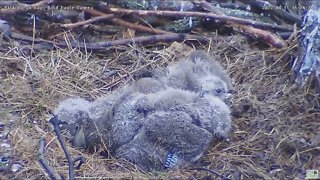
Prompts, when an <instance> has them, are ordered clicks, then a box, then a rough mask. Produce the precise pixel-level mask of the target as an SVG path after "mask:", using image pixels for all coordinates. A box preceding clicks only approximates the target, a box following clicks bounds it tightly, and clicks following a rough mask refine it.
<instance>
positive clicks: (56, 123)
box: [49, 111, 76, 180]
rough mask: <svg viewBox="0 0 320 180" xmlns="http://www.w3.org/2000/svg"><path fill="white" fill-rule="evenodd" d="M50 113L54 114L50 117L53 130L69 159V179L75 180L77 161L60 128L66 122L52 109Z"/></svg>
mask: <svg viewBox="0 0 320 180" xmlns="http://www.w3.org/2000/svg"><path fill="white" fill-rule="evenodd" d="M50 114H51V115H53V117H52V118H51V119H50V121H49V122H50V123H51V124H52V125H53V131H54V132H55V133H56V136H57V139H58V141H59V143H60V145H61V147H62V150H63V152H64V154H65V156H66V158H67V161H68V165H69V179H70V180H74V163H75V162H76V161H73V160H72V158H71V156H70V154H69V151H68V149H67V146H66V144H65V142H64V141H63V140H62V135H61V132H60V128H59V125H60V124H63V123H64V122H62V121H60V120H59V119H58V117H57V115H55V114H53V113H52V112H51V111H50Z"/></svg>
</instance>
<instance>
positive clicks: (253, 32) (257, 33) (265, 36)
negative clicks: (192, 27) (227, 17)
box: [200, 1, 286, 48]
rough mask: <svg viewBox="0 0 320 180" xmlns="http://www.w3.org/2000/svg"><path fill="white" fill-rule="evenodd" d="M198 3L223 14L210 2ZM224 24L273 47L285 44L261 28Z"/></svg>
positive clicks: (281, 46) (230, 23)
mask: <svg viewBox="0 0 320 180" xmlns="http://www.w3.org/2000/svg"><path fill="white" fill-rule="evenodd" d="M200 5H201V6H202V8H204V9H206V10H207V11H211V12H213V13H215V14H219V15H224V14H223V13H222V12H220V11H218V10H217V9H216V8H215V7H214V6H212V5H211V4H210V3H208V2H206V1H200ZM226 24H227V26H230V27H232V28H233V29H234V30H236V31H238V32H241V33H244V34H247V35H249V36H251V37H253V38H257V39H262V40H263V41H264V42H266V43H267V44H270V45H271V46H273V47H276V48H283V47H284V46H285V45H286V43H285V41H284V40H283V39H281V38H280V37H278V36H277V35H275V34H273V33H271V32H268V31H265V30H262V29H257V28H254V27H251V26H246V25H242V24H238V23H233V22H230V21H227V22H226Z"/></svg>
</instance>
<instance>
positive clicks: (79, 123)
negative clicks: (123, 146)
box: [54, 92, 118, 150]
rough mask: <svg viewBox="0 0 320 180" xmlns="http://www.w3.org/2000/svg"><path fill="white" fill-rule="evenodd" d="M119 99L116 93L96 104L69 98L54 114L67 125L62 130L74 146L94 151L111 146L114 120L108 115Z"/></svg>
mask: <svg viewBox="0 0 320 180" xmlns="http://www.w3.org/2000/svg"><path fill="white" fill-rule="evenodd" d="M117 98H118V95H117V93H116V92H114V93H112V94H109V95H107V96H104V97H100V98H98V99H97V100H96V101H94V102H89V101H87V100H85V99H82V98H68V99H66V100H64V101H62V102H61V103H60V104H59V106H58V107H57V108H56V109H55V112H54V113H55V114H56V115H57V116H58V118H59V119H60V120H62V121H65V122H66V123H67V124H63V125H62V126H61V128H62V130H66V132H67V133H68V134H67V136H68V137H69V138H70V140H71V142H72V144H73V145H74V146H76V147H79V148H85V147H86V148H88V149H90V150H94V149H97V148H99V146H104V145H106V146H108V144H109V140H110V137H109V136H110V133H109V132H110V129H111V124H112V119H111V117H110V116H106V114H110V112H111V110H112V105H113V104H114V102H115V101H116V100H117ZM102 116H104V117H103V118H101V117H102Z"/></svg>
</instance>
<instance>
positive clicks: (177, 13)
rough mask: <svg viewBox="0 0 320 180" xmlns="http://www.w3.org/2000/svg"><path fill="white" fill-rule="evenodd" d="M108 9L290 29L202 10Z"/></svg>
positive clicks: (147, 14) (265, 27)
mask: <svg viewBox="0 0 320 180" xmlns="http://www.w3.org/2000/svg"><path fill="white" fill-rule="evenodd" d="M109 11H110V12H112V13H117V14H137V15H140V16H170V17H202V18H213V19H215V20H219V21H222V22H233V23H238V24H242V25H250V26H253V27H257V28H262V29H272V30H276V31H292V28H288V27H283V26H279V25H273V24H268V23H262V22H256V21H251V20H247V19H241V18H236V17H229V16H225V15H217V14H213V13H203V12H183V11H182V12H180V11H153V10H128V9H120V8H109Z"/></svg>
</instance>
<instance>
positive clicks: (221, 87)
mask: <svg viewBox="0 0 320 180" xmlns="http://www.w3.org/2000/svg"><path fill="white" fill-rule="evenodd" d="M151 76H152V77H153V78H155V79H158V80H160V81H161V82H163V83H164V84H166V85H167V86H169V87H173V88H178V89H184V90H190V91H194V92H197V93H200V94H211V95H215V96H218V97H220V98H221V99H225V98H226V97H227V96H228V92H229V91H232V90H233V87H232V84H231V82H230V79H229V77H228V75H227V73H226V72H225V71H224V70H223V68H222V66H221V65H220V64H219V63H218V62H217V61H215V60H214V59H213V58H212V57H210V56H208V55H207V54H206V53H205V51H202V50H195V51H192V52H191V53H190V55H189V56H188V57H187V58H186V59H184V60H181V61H179V62H178V63H176V64H174V65H171V66H168V67H167V68H163V67H161V68H157V69H155V70H153V72H152V75H151Z"/></svg>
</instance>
